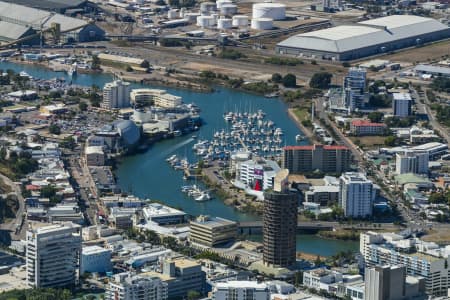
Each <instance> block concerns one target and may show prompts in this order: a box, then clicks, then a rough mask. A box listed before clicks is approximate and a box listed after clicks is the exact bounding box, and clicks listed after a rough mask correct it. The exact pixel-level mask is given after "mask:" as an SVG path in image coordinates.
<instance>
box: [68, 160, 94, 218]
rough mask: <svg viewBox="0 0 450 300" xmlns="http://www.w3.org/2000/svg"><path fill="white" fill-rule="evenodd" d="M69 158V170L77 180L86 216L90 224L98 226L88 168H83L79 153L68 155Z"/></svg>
mask: <svg viewBox="0 0 450 300" xmlns="http://www.w3.org/2000/svg"><path fill="white" fill-rule="evenodd" d="M67 154H68V155H69V158H68V163H69V166H68V169H69V171H70V174H71V175H72V178H73V179H74V180H75V184H76V187H77V188H78V192H79V197H80V200H79V202H80V204H81V207H82V208H83V209H84V216H85V219H86V221H87V223H88V224H96V222H97V218H96V212H97V205H96V203H95V201H91V200H92V199H90V197H89V194H90V193H91V188H90V180H89V176H88V174H89V173H88V172H87V168H86V169H84V168H83V165H84V164H83V163H82V158H80V157H81V154H80V153H78V152H76V153H75V152H74V153H67Z"/></svg>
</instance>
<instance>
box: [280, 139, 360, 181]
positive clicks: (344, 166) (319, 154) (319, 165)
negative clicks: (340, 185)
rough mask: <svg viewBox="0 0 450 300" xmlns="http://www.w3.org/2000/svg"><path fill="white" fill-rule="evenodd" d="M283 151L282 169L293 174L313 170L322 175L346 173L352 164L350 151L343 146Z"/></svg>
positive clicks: (315, 146) (313, 146) (293, 148)
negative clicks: (322, 173)
mask: <svg viewBox="0 0 450 300" xmlns="http://www.w3.org/2000/svg"><path fill="white" fill-rule="evenodd" d="M283 150H284V151H283V158H282V168H285V169H288V170H289V172H290V173H293V174H299V173H307V172H313V171H315V170H319V171H321V172H324V173H342V172H347V171H349V170H350V164H351V162H352V154H351V151H350V149H349V148H347V147H345V146H339V145H331V146H328V145H308V146H287V147H284V149H283Z"/></svg>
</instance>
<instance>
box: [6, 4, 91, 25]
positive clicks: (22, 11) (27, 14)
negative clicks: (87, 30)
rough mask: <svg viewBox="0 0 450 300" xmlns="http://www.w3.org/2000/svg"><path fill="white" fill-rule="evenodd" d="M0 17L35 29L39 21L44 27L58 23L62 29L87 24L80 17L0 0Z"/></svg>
mask: <svg viewBox="0 0 450 300" xmlns="http://www.w3.org/2000/svg"><path fill="white" fill-rule="evenodd" d="M0 19H1V20H2V21H5V22H8V23H12V24H19V25H25V26H27V25H28V26H32V27H33V28H35V29H39V27H40V23H41V22H44V23H43V24H42V25H43V27H44V28H48V27H50V26H51V24H52V23H59V24H61V30H62V31H68V30H70V29H72V28H75V27H79V26H83V25H88V23H87V22H86V21H83V20H80V19H76V18H71V17H66V16H63V15H61V14H54V15H53V16H51V13H50V12H48V11H45V10H40V9H36V8H31V7H27V6H23V5H17V4H12V3H7V2H2V1H0Z"/></svg>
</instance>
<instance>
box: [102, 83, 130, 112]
mask: <svg viewBox="0 0 450 300" xmlns="http://www.w3.org/2000/svg"><path fill="white" fill-rule="evenodd" d="M130 90H131V88H130V83H129V82H125V81H121V80H115V81H113V82H110V83H107V84H105V86H104V87H103V102H102V105H101V106H102V108H104V109H118V108H124V107H129V106H130Z"/></svg>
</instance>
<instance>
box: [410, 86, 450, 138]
mask: <svg viewBox="0 0 450 300" xmlns="http://www.w3.org/2000/svg"><path fill="white" fill-rule="evenodd" d="M426 90H427V89H425V91H423V92H420V93H418V92H417V91H416V90H413V96H414V98H415V99H416V107H417V110H418V111H419V112H424V113H426V114H427V115H428V122H429V123H430V125H431V126H432V128H433V129H436V130H437V131H438V132H439V133H440V135H441V136H442V137H443V138H444V139H445V140H446V141H447V144H450V130H449V129H448V128H445V127H444V126H442V125H441V124H440V123H439V122H438V121H437V120H436V117H435V115H434V112H433V111H431V109H430V105H431V102H430V100H429V99H428V97H427V93H426ZM420 100H422V101H423V102H424V103H422V102H421V101H420Z"/></svg>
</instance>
